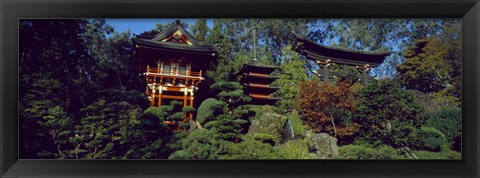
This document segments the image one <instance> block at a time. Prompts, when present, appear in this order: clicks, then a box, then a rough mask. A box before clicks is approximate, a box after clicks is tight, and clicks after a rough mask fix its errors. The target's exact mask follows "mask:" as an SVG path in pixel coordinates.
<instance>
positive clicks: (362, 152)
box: [338, 145, 405, 159]
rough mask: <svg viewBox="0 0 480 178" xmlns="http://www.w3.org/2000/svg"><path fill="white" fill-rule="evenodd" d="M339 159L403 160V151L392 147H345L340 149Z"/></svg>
mask: <svg viewBox="0 0 480 178" xmlns="http://www.w3.org/2000/svg"><path fill="white" fill-rule="evenodd" d="M338 151H339V153H340V154H339V159H403V158H405V157H404V156H403V155H402V154H401V151H400V150H398V149H395V148H393V147H391V146H387V145H381V146H378V147H373V146H371V145H345V146H341V147H340V148H339V150H338Z"/></svg>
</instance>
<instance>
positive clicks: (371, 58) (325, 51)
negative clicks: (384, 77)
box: [292, 32, 391, 67]
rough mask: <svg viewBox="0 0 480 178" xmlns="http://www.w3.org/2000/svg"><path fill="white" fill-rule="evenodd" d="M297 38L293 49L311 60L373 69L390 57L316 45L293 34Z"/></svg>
mask: <svg viewBox="0 0 480 178" xmlns="http://www.w3.org/2000/svg"><path fill="white" fill-rule="evenodd" d="M292 34H293V35H294V36H295V39H296V40H295V42H294V43H293V45H292V49H293V50H294V51H297V52H299V53H301V54H304V55H305V56H306V57H307V58H308V59H310V60H326V59H330V60H331V62H333V63H338V64H347V65H362V66H363V65H366V64H369V65H370V66H371V67H376V66H378V65H380V64H381V63H382V62H383V61H384V60H385V57H386V56H388V55H390V54H391V52H388V51H360V50H352V49H347V48H339V47H331V46H324V45H321V44H318V43H315V42H313V41H311V40H308V39H306V38H305V37H303V36H301V35H299V34H297V33H295V32H292Z"/></svg>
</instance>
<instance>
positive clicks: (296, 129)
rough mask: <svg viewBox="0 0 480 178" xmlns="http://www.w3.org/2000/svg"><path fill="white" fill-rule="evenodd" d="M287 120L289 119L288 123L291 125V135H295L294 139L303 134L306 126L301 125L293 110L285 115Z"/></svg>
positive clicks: (301, 122) (296, 112) (298, 116)
mask: <svg viewBox="0 0 480 178" xmlns="http://www.w3.org/2000/svg"><path fill="white" fill-rule="evenodd" d="M287 118H288V119H290V122H291V123H292V127H293V133H294V134H295V137H297V136H299V135H302V134H304V133H305V131H306V129H307V126H306V125H304V124H303V121H302V119H301V118H300V115H299V114H298V111H296V110H293V111H292V112H291V113H289V114H288V115H287Z"/></svg>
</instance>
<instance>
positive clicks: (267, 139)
mask: <svg viewBox="0 0 480 178" xmlns="http://www.w3.org/2000/svg"><path fill="white" fill-rule="evenodd" d="M252 138H253V139H254V140H258V141H261V142H262V143H266V144H270V145H272V146H275V141H274V137H273V136H272V135H270V134H264V133H256V134H254V135H253V136H252Z"/></svg>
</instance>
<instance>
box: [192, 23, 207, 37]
mask: <svg viewBox="0 0 480 178" xmlns="http://www.w3.org/2000/svg"><path fill="white" fill-rule="evenodd" d="M191 30H192V33H193V35H194V36H195V39H196V40H198V41H201V42H204V41H205V40H206V37H207V33H208V27H207V20H206V19H198V20H197V21H196V22H195V24H194V25H193V26H192V27H191Z"/></svg>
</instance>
